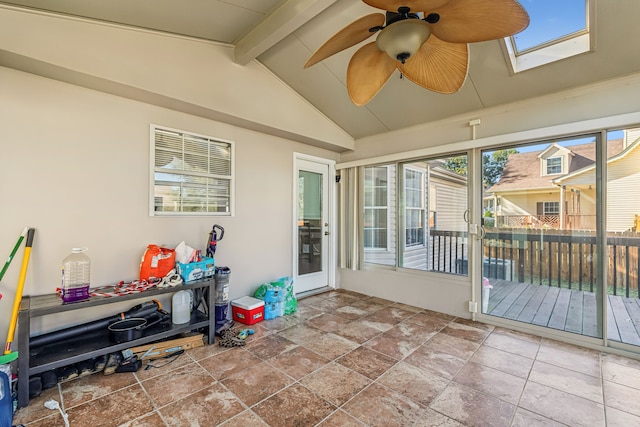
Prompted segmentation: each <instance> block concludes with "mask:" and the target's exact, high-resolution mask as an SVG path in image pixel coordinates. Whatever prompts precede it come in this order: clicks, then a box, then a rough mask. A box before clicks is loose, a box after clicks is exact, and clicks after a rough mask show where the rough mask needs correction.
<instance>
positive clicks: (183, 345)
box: [129, 334, 204, 360]
mask: <svg viewBox="0 0 640 427" xmlns="http://www.w3.org/2000/svg"><path fill="white" fill-rule="evenodd" d="M203 346H204V335H203V334H191V335H189V336H186V337H182V338H176V339H173V340H167V341H161V342H158V343H155V344H146V345H142V346H138V347H133V348H130V349H129V350H130V351H131V352H132V353H133V354H135V355H136V356H138V357H140V358H141V359H143V360H154V359H160V358H162V357H167V356H171V355H172V354H174V353H176V352H178V351H181V350H190V349H192V348H196V347H203ZM143 356H144V357H143Z"/></svg>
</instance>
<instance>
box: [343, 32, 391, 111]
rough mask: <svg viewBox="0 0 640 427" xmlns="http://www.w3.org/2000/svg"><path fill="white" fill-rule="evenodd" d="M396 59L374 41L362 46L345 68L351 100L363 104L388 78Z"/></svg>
mask: <svg viewBox="0 0 640 427" xmlns="http://www.w3.org/2000/svg"><path fill="white" fill-rule="evenodd" d="M395 69H396V61H394V60H393V59H391V58H389V56H388V55H387V54H386V53H385V52H383V51H381V50H380V49H378V47H377V46H376V43H375V42H371V43H369V44H366V45H364V46H362V47H361V48H360V49H358V51H357V52H356V53H354V54H353V57H351V61H349V67H348V68H347V89H348V91H349V97H350V98H351V101H352V102H353V103H354V104H356V105H357V106H362V105H365V104H366V103H367V102H369V101H370V100H371V98H373V97H374V96H375V95H376V93H378V91H379V90H380V89H382V86H384V84H385V83H386V82H387V80H389V77H391V74H393V72H394V71H395Z"/></svg>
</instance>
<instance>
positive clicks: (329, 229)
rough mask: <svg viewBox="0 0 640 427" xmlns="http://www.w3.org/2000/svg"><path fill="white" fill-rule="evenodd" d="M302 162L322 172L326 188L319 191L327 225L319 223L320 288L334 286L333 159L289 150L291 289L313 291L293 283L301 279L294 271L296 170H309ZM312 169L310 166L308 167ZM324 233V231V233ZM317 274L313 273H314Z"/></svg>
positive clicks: (296, 215) (296, 259) (296, 241)
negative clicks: (290, 179)
mask: <svg viewBox="0 0 640 427" xmlns="http://www.w3.org/2000/svg"><path fill="white" fill-rule="evenodd" d="M305 164H307V165H310V164H312V165H314V166H315V167H317V168H318V169H317V171H318V172H322V173H323V174H326V181H327V185H326V191H325V192H324V193H325V194H323V204H326V209H325V212H326V213H325V215H326V219H325V221H324V222H325V223H326V224H328V225H327V226H324V224H323V227H322V233H323V244H322V248H323V252H324V253H323V256H324V259H323V260H322V271H321V273H322V274H323V275H324V277H323V279H318V280H321V281H323V282H326V283H325V284H324V285H321V286H320V287H318V288H317V289H322V288H323V287H325V286H328V287H330V288H335V286H336V263H337V251H336V242H337V239H336V238H337V231H338V224H337V214H336V206H337V204H336V194H337V191H336V188H335V187H336V185H335V176H336V172H335V161H333V160H329V159H325V158H321V157H316V156H311V155H307V154H302V153H293V192H292V206H293V213H292V221H291V222H292V275H293V277H294V289H295V292H296V293H305V292H313V291H314V290H315V289H316V288H312V289H307V287H308V286H307V285H306V284H305V285H303V286H302V289H300V288H299V287H296V282H303V280H304V279H303V278H301V276H299V275H298V261H299V241H298V231H299V230H298V175H299V171H300V170H310V169H306V168H305V167H303V166H304V165H305ZM310 171H312V172H315V171H313V170H310ZM324 233H328V234H327V235H324ZM325 248H326V249H325ZM316 275H317V274H316Z"/></svg>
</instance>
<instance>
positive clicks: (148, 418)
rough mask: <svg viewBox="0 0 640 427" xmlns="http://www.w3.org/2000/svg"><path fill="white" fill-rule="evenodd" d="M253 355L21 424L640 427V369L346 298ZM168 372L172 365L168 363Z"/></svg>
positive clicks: (121, 381) (64, 396)
mask: <svg viewBox="0 0 640 427" xmlns="http://www.w3.org/2000/svg"><path fill="white" fill-rule="evenodd" d="M253 328H254V330H255V331H256V333H255V335H253V336H250V337H249V338H248V340H247V345H246V347H239V348H233V349H226V348H222V347H219V346H218V345H217V344H216V345H212V346H206V347H200V348H197V349H193V350H191V351H189V352H188V353H185V354H184V355H182V356H180V357H179V358H177V359H176V360H175V361H174V362H172V363H170V364H168V365H166V366H164V367H159V368H152V369H149V370H140V371H138V372H137V373H122V374H113V375H109V376H104V375H101V374H94V375H91V376H88V377H83V378H78V379H75V380H72V381H69V382H66V383H62V384H59V385H58V386H57V387H54V388H52V389H49V390H46V391H45V392H44V393H43V394H42V395H41V396H39V397H38V398H35V399H33V400H32V401H31V404H30V405H29V406H28V407H27V408H23V409H20V410H19V411H18V412H17V414H16V417H15V420H14V422H15V423H24V424H25V425H27V426H29V427H50V426H64V422H63V419H62V417H61V415H60V414H59V413H58V412H57V411H55V410H49V409H46V408H45V407H44V405H43V403H44V402H45V401H46V400H48V399H51V398H53V399H56V400H58V401H59V402H61V405H63V407H64V408H65V409H66V411H67V413H68V417H69V421H70V425H71V426H72V427H86V426H91V427H98V426H130V427H134V426H135V427H142V426H147V427H156V426H193V427H195V426H202V427H205V426H215V425H223V426H229V427H231V426H242V427H246V426H266V425H269V426H286V427H290V426H314V425H320V426H326V427H328V426H364V425H370V426H385V427H387V426H421V427H423V426H460V425H465V426H526V427H530V426H559V425H569V426H589V427H594V426H604V425H608V426H625V427H629V426H640V362H639V361H636V360H631V359H627V358H624V357H619V356H614V355H610V354H605V353H600V352H597V351H593V350H588V349H584V348H580V347H575V346H570V345H567V344H563V343H560V342H556V341H550V340H546V339H541V338H538V337H534V336H530V335H526V334H522V333H518V332H514V331H510V330H508V329H503V328H494V327H492V326H489V325H485V324H481V323H474V322H471V321H468V320H464V319H459V318H454V317H451V316H448V315H444V314H440V313H436V312H432V311H427V310H421V309H418V308H415V307H411V306H407V305H403V304H398V303H393V302H391V301H386V300H382V299H379V298H374V297H368V296H365V295H361V294H356V293H352V292H346V291H334V292H330V293H325V294H321V295H316V296H313V297H309V298H305V299H303V300H300V301H299V311H298V313H296V314H293V315H289V316H285V317H280V318H277V319H273V320H269V321H265V322H261V323H259V324H256V325H253ZM155 363H156V364H159V362H155Z"/></svg>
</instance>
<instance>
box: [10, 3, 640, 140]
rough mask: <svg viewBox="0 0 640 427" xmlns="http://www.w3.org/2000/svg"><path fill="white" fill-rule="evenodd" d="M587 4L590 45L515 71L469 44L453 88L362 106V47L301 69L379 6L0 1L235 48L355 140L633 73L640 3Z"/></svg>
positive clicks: (392, 88)
mask: <svg viewBox="0 0 640 427" xmlns="http://www.w3.org/2000/svg"><path fill="white" fill-rule="evenodd" d="M451 1H454V0H451ZM591 1H597V3H596V4H595V9H594V10H595V27H594V28H591V31H592V32H593V33H594V35H595V39H594V44H593V45H594V48H593V51H592V52H589V53H585V54H582V55H578V56H575V57H572V58H568V59H565V60H562V61H559V62H555V63H552V64H548V65H545V66H542V67H538V68H534V69H531V70H528V71H525V72H521V73H517V74H513V73H512V72H511V69H510V67H509V65H508V62H507V60H506V59H505V55H504V52H503V46H502V45H501V43H502V42H501V41H497V40H496V41H488V42H482V43H473V44H471V47H470V67H469V74H468V77H467V80H466V81H465V83H464V85H463V87H462V89H461V90H460V91H459V92H457V93H454V94H450V95H443V94H437V93H434V92H430V91H428V90H425V89H422V88H420V87H418V86H417V85H415V84H414V83H412V82H410V81H408V80H407V79H401V78H400V75H399V74H398V73H396V74H394V75H393V76H392V77H391V79H390V81H389V82H388V83H387V84H386V85H385V86H384V87H383V88H382V90H381V91H380V92H379V93H378V94H377V95H376V96H375V98H373V100H372V101H371V102H369V103H368V104H367V105H366V106H363V107H357V106H355V105H353V104H352V102H351V100H350V99H349V96H348V94H347V89H346V83H345V81H346V69H347V64H348V62H349V59H350V58H351V55H352V54H353V53H354V52H355V51H356V50H357V48H358V47H359V46H360V45H357V46H354V47H352V48H349V49H347V50H345V51H343V52H341V53H338V54H336V55H334V56H332V57H330V58H328V59H326V60H324V61H323V62H321V63H319V64H317V65H315V66H313V67H311V68H308V69H303V64H304V63H305V61H306V60H307V59H308V58H309V56H310V55H311V54H312V53H313V52H314V51H315V50H316V49H317V48H318V47H319V46H320V45H322V43H324V41H325V40H327V39H328V38H329V37H330V36H332V35H333V34H335V33H336V32H337V31H339V30H340V29H341V28H343V27H345V26H346V25H348V24H349V23H351V22H352V21H354V20H356V19H357V18H360V17H362V16H364V15H367V14H369V13H373V12H379V10H378V9H374V8H372V7H370V6H368V5H366V4H364V3H363V2H361V1H358V0H188V1H186V0H135V1H131V0H110V1H108V2H106V1H104V0H56V1H51V0H13V1H0V4H5V5H10V6H17V7H25V8H30V9H38V10H42V11H47V12H51V13H59V14H64V15H68V16H74V17H79V18H86V19H91V20H99V21H103V22H108V23H116V24H122V25H126V26H133V27H139V28H145V29H150V30H157V31H162V32H168V33H173V34H178V35H184V36H189V37H196V38H201V39H206V40H211V41H215V42H220V43H225V44H230V45H233V46H234V60H235V62H237V63H238V64H241V65H243V64H247V63H248V62H249V61H252V60H257V61H259V62H261V63H262V64H263V65H264V66H266V67H267V68H268V69H269V70H271V71H272V72H273V73H274V74H275V75H276V76H277V77H278V78H280V79H281V80H282V81H284V82H285V83H286V84H288V85H289V86H290V87H291V88H293V89H294V90H295V91H297V92H298V93H299V94H300V95H301V96H302V97H304V98H305V99H306V100H308V102H310V103H311V104H312V105H314V106H315V107H316V108H317V109H318V110H320V111H321V112H322V113H324V114H325V115H326V116H327V117H329V118H330V119H331V120H333V121H334V122H335V123H336V124H337V125H338V126H340V127H342V128H343V129H344V130H345V131H346V132H347V133H348V134H350V135H351V136H352V137H353V138H354V139H358V138H362V137H365V136H369V135H373V134H378V133H382V132H386V131H390V130H397V129H401V128H405V127H409V126H413V125H417V124H421V123H427V122H431V121H435V120H439V119H443V118H446V117H451V116H456V115H461V114H464V113H469V112H472V111H477V110H480V109H482V108H487V107H494V106H498V105H502V104H507V103H511V102H517V101H520V100H525V99H528V98H532V97H536V96H539V95H545V94H550V93H554V92H558V91H562V90H564V89H569V88H574V87H578V86H582V85H585V84H590V83H594V82H598V81H603V80H608V79H612V78H616V77H619V76H624V75H629V74H633V73H637V72H639V71H640V55H639V54H638V52H637V49H636V46H637V45H638V44H639V43H638V42H640V34H639V33H638V31H637V29H636V28H637V23H636V20H637V17H638V16H640V2H637V1H629V0H606V1H604V0H599V1H598V0H591ZM371 40H372V39H370V40H367V41H366V42H368V41H371ZM366 42H363V43H366ZM0 57H1V56H0ZM0 65H3V64H2V63H1V60H0Z"/></svg>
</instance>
